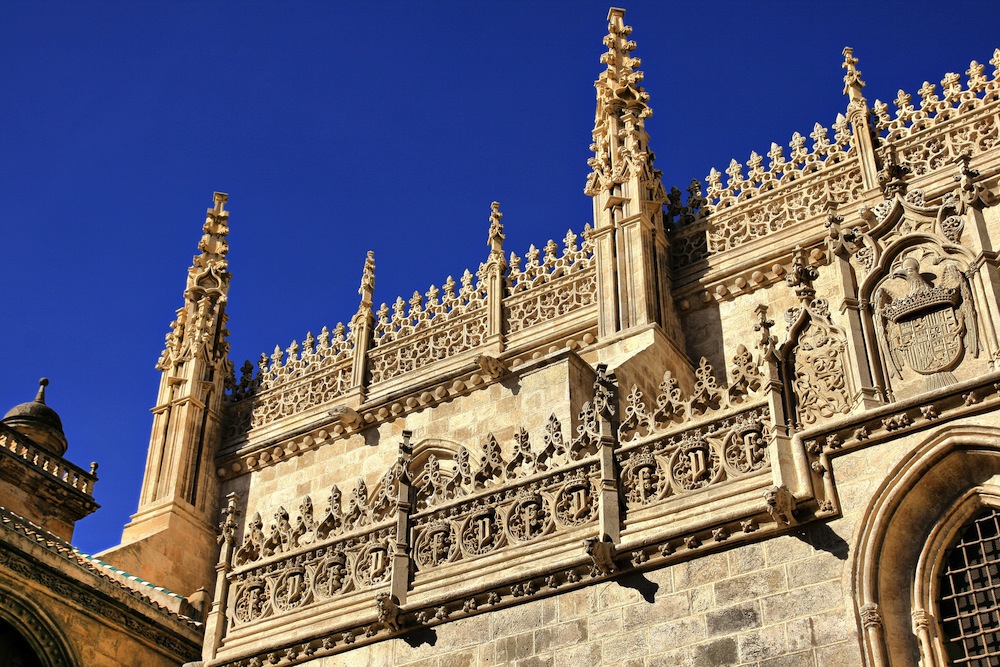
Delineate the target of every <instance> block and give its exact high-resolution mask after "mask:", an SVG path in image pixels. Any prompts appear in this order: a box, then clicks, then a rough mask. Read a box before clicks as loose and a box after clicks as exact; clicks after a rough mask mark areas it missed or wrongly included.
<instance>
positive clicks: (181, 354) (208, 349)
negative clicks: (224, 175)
mask: <svg viewBox="0 0 1000 667" xmlns="http://www.w3.org/2000/svg"><path fill="white" fill-rule="evenodd" d="M228 198H229V196H228V195H226V194H224V193H222V192H216V193H215V196H214V206H213V208H210V209H208V214H207V216H206V218H205V225H204V227H203V228H202V231H203V232H204V234H203V235H202V237H201V241H199V242H198V250H200V251H201V254H199V255H195V257H194V259H193V260H192V262H191V267H190V268H189V269H188V278H187V287H186V288H185V290H184V306H183V307H182V308H180V309H178V311H177V319H175V320H174V321H173V322H171V323H170V332H169V333H168V334H167V341H166V346H165V347H164V350H163V354H162V355H161V356H160V360H159V362H157V364H156V367H157V368H158V369H159V370H161V371H167V370H170V369H172V368H175V367H177V365H178V364H181V363H183V362H185V361H188V360H190V359H192V358H193V357H194V356H195V355H197V354H198V353H199V351H202V350H204V351H205V353H206V354H207V355H208V358H209V360H210V362H211V363H213V364H214V363H217V362H218V361H219V360H220V359H223V358H225V356H226V354H227V353H228V352H229V343H228V342H227V341H226V337H227V336H228V334H229V332H228V331H227V330H226V329H225V323H226V319H227V317H226V314H225V307H226V300H227V298H228V294H229V279H230V278H231V275H230V273H229V262H228V261H227V259H226V255H227V254H228V253H229V244H228V243H227V242H226V236H227V235H228V234H229V211H226V210H225V209H224V206H225V203H226V200H227V199H228Z"/></svg>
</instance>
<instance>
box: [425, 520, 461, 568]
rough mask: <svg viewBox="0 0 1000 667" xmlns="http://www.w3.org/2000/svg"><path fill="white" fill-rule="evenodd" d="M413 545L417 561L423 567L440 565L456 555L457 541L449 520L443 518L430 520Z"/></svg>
mask: <svg viewBox="0 0 1000 667" xmlns="http://www.w3.org/2000/svg"><path fill="white" fill-rule="evenodd" d="M415 546H416V554H415V556H416V559H417V563H419V564H420V565H422V566H424V567H427V566H432V565H440V564H441V563H444V562H446V561H450V560H454V559H455V557H456V556H457V555H458V543H457V541H456V540H455V535H454V531H453V530H452V526H451V522H449V521H445V520H443V519H442V520H438V521H432V522H431V523H430V524H429V525H428V526H427V528H426V529H425V530H424V531H423V532H422V533H421V534H420V537H418V538H417V543H416V545H415Z"/></svg>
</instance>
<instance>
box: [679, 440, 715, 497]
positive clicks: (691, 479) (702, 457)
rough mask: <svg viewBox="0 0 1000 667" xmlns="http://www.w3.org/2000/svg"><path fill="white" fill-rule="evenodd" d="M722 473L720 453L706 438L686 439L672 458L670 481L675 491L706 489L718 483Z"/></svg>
mask: <svg viewBox="0 0 1000 667" xmlns="http://www.w3.org/2000/svg"><path fill="white" fill-rule="evenodd" d="M721 472H722V463H721V461H720V460H719V452H717V451H716V450H715V448H714V447H712V446H711V445H710V444H709V443H708V441H707V440H705V439H704V438H697V437H687V438H685V439H684V440H683V441H682V443H681V445H680V446H679V447H678V448H677V449H676V450H675V451H674V454H673V456H671V457H670V479H671V481H672V482H673V486H674V488H675V489H679V490H684V491H695V490H697V489H702V488H705V487H706V486H708V485H709V484H711V483H712V482H714V481H716V480H717V479H718V477H719V475H720V473H721Z"/></svg>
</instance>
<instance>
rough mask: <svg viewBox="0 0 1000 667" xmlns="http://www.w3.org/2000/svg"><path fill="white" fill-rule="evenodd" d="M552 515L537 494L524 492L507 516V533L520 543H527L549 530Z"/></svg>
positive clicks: (519, 495) (518, 496) (520, 494)
mask: <svg viewBox="0 0 1000 667" xmlns="http://www.w3.org/2000/svg"><path fill="white" fill-rule="evenodd" d="M551 518H552V517H551V513H550V512H549V508H548V507H547V506H546V504H545V500H544V499H543V498H542V497H541V496H540V495H538V494H537V493H532V492H530V491H525V490H522V491H521V492H520V493H518V494H517V500H516V501H515V503H514V506H513V507H511V508H510V511H509V512H508V514H507V531H508V532H509V533H510V535H511V537H513V538H514V539H515V540H517V541H519V542H527V541H528V540H532V539H534V538H536V537H538V536H539V535H541V534H543V533H544V532H545V530H546V529H547V528H548V525H549V522H550V520H551Z"/></svg>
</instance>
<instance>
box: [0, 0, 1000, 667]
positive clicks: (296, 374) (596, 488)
mask: <svg viewBox="0 0 1000 667" xmlns="http://www.w3.org/2000/svg"><path fill="white" fill-rule="evenodd" d="M623 19H624V11H623V10H620V9H612V10H611V12H610V14H609V17H608V21H609V23H608V34H607V36H606V37H605V39H604V45H605V47H606V48H607V50H606V52H605V53H604V54H603V56H602V57H601V63H602V64H603V66H604V70H603V71H602V72H601V73H600V76H599V78H598V80H597V82H596V89H597V112H596V118H595V123H594V130H593V138H592V145H591V150H592V151H593V154H594V155H593V157H592V158H591V159H590V161H589V166H590V174H589V177H588V178H587V180H586V185H585V193H586V195H587V196H589V197H591V198H592V200H593V222H592V224H590V225H588V226H587V227H586V228H585V229H582V230H574V231H570V232H568V233H567V235H566V238H565V239H564V240H563V241H562V242H561V243H556V242H553V241H549V242H548V243H546V244H544V245H542V246H541V247H540V248H535V247H534V246H532V248H531V249H530V250H529V251H528V252H527V253H526V254H525V255H524V256H523V257H521V256H518V255H516V254H513V253H510V252H509V251H508V250H507V249H505V248H504V228H503V222H502V217H503V216H502V213H501V211H500V207H499V205H498V204H496V203H494V204H493V207H492V210H491V212H490V214H489V218H488V225H486V224H484V232H485V235H486V239H487V242H488V245H489V253H488V255H487V256H486V257H485V260H484V261H483V262H482V263H481V264H480V265H479V267H478V269H477V270H476V271H475V272H470V271H467V272H466V273H465V275H463V276H462V277H461V279H460V281H459V282H458V283H456V282H455V281H454V280H451V279H448V280H447V281H446V282H445V283H444V284H443V285H442V286H441V288H440V289H438V288H435V287H432V288H431V289H430V290H429V291H427V293H426V294H425V295H421V294H420V292H417V293H416V294H415V295H414V297H413V298H412V299H410V300H409V301H408V302H407V301H404V300H403V299H402V298H400V299H398V300H396V302H395V304H394V305H391V306H387V305H385V304H382V305H381V306H380V307H378V308H376V307H375V305H374V303H373V300H372V298H373V290H374V285H375V275H376V271H375V258H374V257H373V255H372V254H371V253H369V255H368V257H367V258H365V259H364V263H363V268H362V277H361V284H360V289H359V290H358V292H359V295H360V299H359V304H358V308H357V311H356V312H355V313H354V314H353V316H351V317H350V319H349V321H348V322H347V323H346V324H338V325H337V326H336V327H333V328H331V329H326V328H324V329H323V330H322V331H321V332H320V333H319V334H318V335H316V336H314V335H313V334H309V335H308V336H307V337H306V338H305V339H304V340H302V341H301V342H300V343H293V344H292V345H291V346H290V347H288V348H287V349H285V350H282V349H280V348H276V349H275V351H274V353H273V354H271V355H262V356H261V358H260V360H259V362H258V363H256V364H251V363H249V362H248V363H247V364H246V365H244V366H243V367H242V368H241V369H235V368H234V366H233V364H232V362H231V361H230V359H229V354H228V343H227V336H228V335H229V332H228V331H227V330H226V302H227V295H228V289H229V281H230V274H229V271H228V268H227V252H228V246H227V242H226V238H227V234H228V233H229V212H228V211H227V210H226V204H227V196H226V195H224V194H221V193H216V195H215V198H214V201H213V205H212V207H211V208H210V209H209V210H208V214H207V218H206V221H205V225H204V229H203V232H204V233H203V236H202V238H201V241H200V243H199V245H198V249H199V254H198V256H196V257H195V259H194V262H193V264H192V266H191V267H190V269H189V271H188V277H187V284H186V289H185V291H184V302H183V305H182V307H181V308H180V309H179V310H178V311H177V316H176V318H175V320H174V322H173V323H172V325H171V328H170V332H169V334H168V336H167V343H166V346H165V349H164V350H163V353H162V355H161V356H160V359H159V362H158V365H157V368H158V369H159V370H160V372H161V374H162V379H161V382H160V389H159V396H158V398H157V401H156V407H155V408H154V410H153V413H154V421H153V427H152V435H151V440H150V445H149V455H148V460H147V465H146V470H145V476H144V482H143V486H142V491H141V497H140V500H139V507H138V511H137V512H136V514H135V515H133V517H132V520H131V521H130V522H129V524H128V525H127V526H126V527H125V530H124V533H123V536H122V541H121V544H120V545H118V546H116V547H114V548H112V549H110V550H108V551H107V552H104V553H103V554H98V556H97V559H99V560H98V561H97V562H99V563H101V564H110V565H108V567H110V568H111V569H112V570H114V572H115V573H129V575H131V577H132V578H131V579H129V577H128V576H125V575H124V574H121V575H120V576H119V575H118V574H116V575H115V576H118V577H119V578H118V579H116V580H115V581H120V583H121V586H120V587H121V588H123V590H126V591H134V590H140V593H141V595H140V597H141V598H142V600H145V601H146V602H147V603H148V604H146V607H149V609H146V608H145V607H142V605H140V604H139V603H138V602H136V599H126V598H127V597H128V596H127V595H125V594H124V593H115V595H117V596H118V598H121V600H118V598H115V599H113V600H111V602H107V601H106V602H105V604H107V605H111V604H112V603H114V604H117V605H118V606H119V607H121V608H122V611H121V612H119V613H120V614H124V615H125V616H127V617H128V618H130V619H131V618H134V619H135V620H134V622H131V623H124V624H123V629H122V630H121V632H122V633H123V637H131V636H132V635H138V636H140V638H139V639H137V640H135V641H137V642H140V643H141V642H142V641H145V642H146V644H149V643H150V641H149V638H150V637H153V636H155V637H159V638H160V639H156V640H154V641H153V642H152V643H153V644H156V645H158V646H159V649H157V650H158V651H159V652H158V653H157V656H158V657H157V658H156V659H155V660H154V659H152V658H150V660H149V661H148V662H147V663H144V664H180V663H182V662H185V661H188V662H190V663H193V664H203V665H205V666H206V667H224V666H225V667H262V666H264V665H280V666H291V665H309V666H310V667H333V666H334V665H383V664H385V665H388V664H392V665H408V664H412V665H414V667H416V665H420V666H421V667H423V666H425V665H483V666H485V665H500V664H518V665H574V666H576V665H619V664H622V665H624V664H628V665H632V664H635V665H661V664H662V665H747V666H749V665H759V666H768V665H774V666H775V667H776V666H777V665H815V666H816V667H821V666H825V667H836V666H843V667H848V666H849V667H857V666H858V665H866V666H869V667H890V666H897V667H898V666H913V665H917V664H920V665H923V666H924V667H930V666H932V665H933V666H941V667H943V666H945V665H952V664H961V665H983V666H986V665H995V664H998V663H1000V621H998V618H1000V608H998V598H1000V574H998V569H997V568H998V567H1000V262H998V255H997V249H996V247H994V244H1000V50H998V51H997V52H995V53H994V54H993V58H992V60H990V63H989V66H984V65H981V64H979V63H976V62H973V63H972V64H971V65H970V67H969V70H968V71H967V72H966V73H965V77H962V76H960V75H958V74H947V75H945V77H944V79H943V81H942V82H941V89H940V91H939V92H938V91H937V87H936V86H934V85H930V84H925V86H924V87H923V88H922V89H921V90H920V91H919V97H918V99H913V98H911V96H910V95H908V94H906V93H904V92H902V91H900V93H899V97H898V98H897V99H896V100H895V102H894V105H895V106H894V109H892V110H890V109H889V108H888V105H886V104H883V103H881V102H876V103H874V104H871V105H870V104H869V103H868V101H867V100H866V99H865V97H864V95H863V89H864V85H865V84H864V82H863V81H862V79H861V72H860V71H859V70H858V61H857V59H856V58H855V57H854V56H853V53H852V51H851V49H849V48H847V49H844V63H843V67H844V70H845V73H846V74H845V77H844V94H845V97H846V109H845V111H844V113H842V114H838V115H837V118H836V122H834V123H833V125H832V126H831V127H830V128H826V127H823V126H821V125H819V124H817V125H816V126H815V128H813V130H812V132H811V133H810V134H809V140H808V141H807V138H806V137H804V136H802V135H801V134H798V133H796V134H795V135H794V136H793V138H792V141H791V143H790V145H789V147H788V148H787V149H786V148H784V147H782V146H780V145H778V144H772V148H771V150H770V151H769V152H768V153H767V155H766V157H762V156H760V155H759V154H757V153H753V154H751V156H750V159H749V160H748V163H747V164H746V165H741V164H739V163H738V162H736V161H735V160H734V161H733V162H732V163H731V164H730V165H729V167H728V168H727V169H726V170H725V171H724V173H720V172H719V171H716V170H714V169H713V170H712V172H711V173H710V174H709V176H708V178H707V179H706V181H705V182H700V181H697V180H695V181H692V182H691V183H690V184H689V185H687V186H686V187H685V188H684V189H683V190H681V189H679V188H668V187H665V186H664V184H663V183H662V181H661V174H660V172H659V171H658V170H657V169H656V168H655V166H654V162H653V153H652V151H651V150H650V146H649V137H648V135H647V133H646V130H645V119H646V118H647V117H648V116H649V114H650V107H649V95H648V94H647V93H646V92H645V91H644V90H643V87H642V85H641V80H642V73H641V72H640V71H639V69H638V67H639V60H638V59H637V58H635V57H633V55H632V51H633V50H634V49H635V48H636V44H635V42H633V41H632V40H631V39H630V33H631V30H632V29H631V28H630V27H628V26H626V25H625V23H624V20H623ZM988 67H989V68H992V71H989V70H988ZM484 217H485V216H484ZM237 229H238V226H237ZM42 403H43V404H44V400H42ZM32 410H34V412H32ZM42 412H44V411H41V409H40V408H37V407H32V408H30V409H29V408H24V409H22V410H21V411H20V412H17V410H15V411H12V413H14V414H13V417H12V416H11V415H8V417H7V418H5V419H4V422H3V423H2V425H0V426H2V428H3V430H0V441H2V442H4V443H7V445H5V448H3V449H0V453H3V454H4V457H5V458H4V461H6V459H7V458H12V452H13V453H14V454H15V455H16V456H13V458H17V456H20V459H19V460H20V461H21V463H20V464H18V465H22V464H23V465H28V466H29V467H30V465H34V466H35V467H36V468H37V467H38V465H37V456H35V455H34V454H33V455H30V456H27V455H25V456H21V455H18V454H17V452H22V451H23V452H27V451H29V450H30V451H32V452H37V451H43V450H44V451H45V452H47V453H48V454H46V455H47V456H50V458H52V460H53V461H56V460H58V461H62V465H64V468H60V469H59V470H60V472H59V473H57V475H56V476H57V477H58V478H59V479H58V480H55V481H58V482H60V483H62V484H64V485H65V482H66V480H67V479H70V480H76V481H75V482H73V484H76V487H75V488H71V489H69V490H66V489H62V490H61V494H62V495H59V494H56V495H57V496H58V497H60V498H63V499H66V498H69V500H65V503H64V504H65V505H66V507H69V509H67V510H66V512H63V514H61V515H59V516H58V517H55V518H52V519H51V520H50V521H49V523H48V524H46V523H45V522H44V521H42V520H40V519H37V518H33V517H35V515H34V514H32V512H33V510H32V509H31V508H30V507H21V506H17V507H11V508H8V509H9V510H10V511H11V517H13V518H4V519H3V520H4V521H5V522H6V523H5V526H8V525H12V524H11V522H13V523H17V522H18V521H23V519H22V518H20V517H22V515H23V516H26V517H27V518H28V519H30V520H31V521H33V522H34V523H33V524H31V525H33V526H34V528H33V529H30V530H35V529H38V530H43V532H44V531H45V530H47V531H49V532H51V533H54V534H55V535H58V536H60V539H65V540H68V539H69V536H70V535H71V533H72V522H73V521H75V519H76V518H79V516H78V515H82V513H86V512H87V511H92V510H93V507H95V506H94V505H93V499H92V497H90V495H89V493H90V488H92V479H91V477H90V476H88V475H91V476H92V474H93V471H91V473H89V474H88V473H87V472H86V471H83V470H78V469H75V468H65V466H66V465H71V464H68V463H67V462H65V461H64V460H63V459H62V458H61V457H62V454H63V453H64V452H65V446H64V444H63V446H62V447H61V451H60V447H59V446H58V443H56V444H52V442H48V441H46V442H38V440H43V441H45V440H46V438H49V439H50V440H51V438H52V437H56V436H53V435H52V433H53V432H50V431H46V432H45V433H48V435H45V433H42V432H41V431H39V430H38V427H37V424H35V422H31V423H27V422H25V421H24V416H25V415H28V416H29V417H32V418H35V419H36V420H37V419H39V418H40V417H38V415H39V414H42ZM29 413H30V414H29ZM46 415H47V413H46V414H45V415H43V416H44V417H45V419H49V421H50V422H51V419H50V418H49V417H48V416H46ZM19 420H20V421H19ZM29 421H30V420H29ZM26 423H27V426H25V424H26ZM32 424H35V425H34V426H32ZM32 429H34V430H32ZM40 433H41V435H39V434H40ZM56 439H58V438H56ZM31 448H34V449H31ZM32 456H34V458H32ZM28 459H31V461H29V460H28ZM29 464H30V465H29ZM11 465H13V464H11ZM46 465H48V464H46ZM8 467H9V466H8ZM4 469H5V468H4V466H0V473H2V472H3V471H4ZM67 470H68V471H69V472H68V473H67V472H66V471H67ZM32 474H34V475H35V476H38V477H39V479H41V480H42V482H39V483H40V484H43V485H44V484H48V485H49V486H51V485H53V484H55V481H53V480H52V479H49V477H51V476H52V475H51V474H49V472H48V469H45V470H35V471H34V472H33V473H32ZM46 474H49V477H45V475H46ZM67 475H68V476H67ZM88 484H89V485H90V486H89V487H88ZM71 486H72V484H71ZM60 489H61V487H60ZM70 500H71V501H72V502H70ZM5 516H6V515H5ZM46 520H48V519H46ZM36 524H38V525H36ZM66 525H68V526H69V528H68V532H67V530H66V529H65V526H66ZM39 526H41V527H39ZM20 530H21V532H20V533H18V535H21V536H22V537H23V536H24V535H25V534H26V533H25V530H28V529H24V528H22V529H20ZM60 530H61V531H62V532H60ZM7 532H10V531H9V530H8V531H7ZM35 532H36V533H37V531H35ZM10 539H13V538H10V537H4V540H5V541H9V540H10ZM18 539H20V538H18ZM32 539H35V540H36V541H37V539H38V538H37V537H33V538H32ZM53 544H57V545H58V544H61V542H59V540H58V539H57V540H56V542H53ZM24 549H27V546H25V547H24ZM8 551H9V549H7V548H6V547H5V550H4V551H3V552H2V553H0V556H2V555H3V554H8ZM36 551H37V549H36ZM50 551H51V549H50ZM26 553H27V552H26ZM29 555H30V554H29ZM4 558H6V560H5V559H4ZM24 558H25V559H28V560H30V558H29V556H24ZM37 558H38V557H37V556H36V560H37ZM45 558H48V556H45ZM14 560H16V559H14V558H13V557H10V555H9V554H8V555H7V556H4V557H3V558H0V586H4V587H9V586H10V585H11V584H9V583H8V580H10V579H11V577H13V576H14V575H11V574H10V571H11V563H12V562H14ZM95 560H96V559H95ZM112 565H113V567H111V566H112ZM76 566H79V567H80V568H84V566H87V567H91V569H93V563H92V562H91V563H90V564H89V565H88V564H87V563H76V564H75V565H74V567H76ZM69 567H70V566H69V565H66V564H65V563H64V564H63V567H62V569H63V570H67V568H69ZM67 576H69V575H67ZM74 576H76V579H77V580H78V581H77V584H76V585H78V586H79V587H81V590H85V589H86V587H87V586H98V585H103V584H101V582H97V581H96V580H95V582H93V583H88V581H89V580H87V581H84V580H83V579H81V577H82V576H83V575H80V574H79V573H77V574H76V575H74ZM87 576H90V575H87ZM102 581H104V583H107V581H106V579H105V580H102ZM135 581H142V582H147V581H148V582H153V583H155V584H157V585H159V586H160V587H163V588H164V589H166V590H168V591H175V592H176V593H177V594H179V595H174V597H175V598H177V599H167V598H166V597H164V594H163V593H162V592H157V591H158V590H162V589H156V588H155V587H153V586H152V585H147V584H145V583H144V584H143V585H144V586H145V587H141V586H138V585H137V584H135ZM129 582H131V583H129ZM39 585H41V584H39ZM108 595H110V593H108V594H107V595H105V597H107V596H108ZM157 596H159V597H157ZM167 597H169V596H167ZM102 599H103V598H102ZM109 599H110V598H109ZM154 601H155V602H156V603H157V604H152V602H154ZM16 604H23V603H21V602H17V601H16V600H15V599H14V598H13V597H11V596H5V597H4V596H0V616H2V617H3V618H4V619H7V620H8V621H10V622H11V623H12V624H13V625H14V626H15V629H19V631H20V633H21V634H22V635H25V636H27V635H30V634H31V633H32V632H34V630H32V629H31V628H30V627H29V625H30V623H29V621H27V620H25V621H23V622H21V625H18V624H17V622H15V621H14V620H11V619H14V618H15V616H16V615H15V614H14V613H13V612H11V611H10V610H9V607H10V605H16ZM81 605H84V606H85V604H84V603H83V602H81ZM154 607H155V609H154ZM154 612H155V613H154ZM67 613H68V612H67ZM29 616H30V614H22V617H23V618H28V617H29ZM50 616H51V617H52V618H53V619H55V618H57V617H58V618H62V616H59V614H50ZM123 617H124V616H123ZM17 618H21V617H17ZM34 622H36V623H40V624H41V625H44V623H41V621H38V620H37V619H36V620H35V621H34ZM53 623H54V626H58V625H59V623H56V622H55V621H54V620H53ZM144 624H145V625H144ZM147 626H149V627H148V628H147ZM0 629H2V628H0ZM46 632H51V633H52V634H53V637H52V638H51V639H49V640H48V641H50V642H51V643H52V646H57V647H61V648H52V649H51V650H48V652H47V653H46V652H45V651H43V650H42V649H40V648H39V647H38V646H35V645H34V644H32V646H33V647H34V650H35V653H37V654H38V655H39V656H40V657H39V661H40V664H42V665H56V664H104V663H101V662H100V660H97V659H96V658H95V659H94V660H92V661H90V662H88V661H87V660H83V659H82V657H81V653H80V650H81V649H79V648H73V646H74V640H73V638H72V637H70V636H67V635H68V634H69V632H68V631H65V632H62V633H59V632H58V631H57V630H51V631H49V630H46ZM143 633H145V635H144V634H143ZM157 633H159V634H157ZM142 636H145V639H142ZM123 641H125V640H124V639H123ZM128 641H132V640H131V639H129V640H128ZM29 643H30V642H29ZM165 647H166V648H165ZM199 653H200V655H199ZM60 661H61V662H60ZM27 664H30V663H27ZM107 664H113V662H108V663H107Z"/></svg>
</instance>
